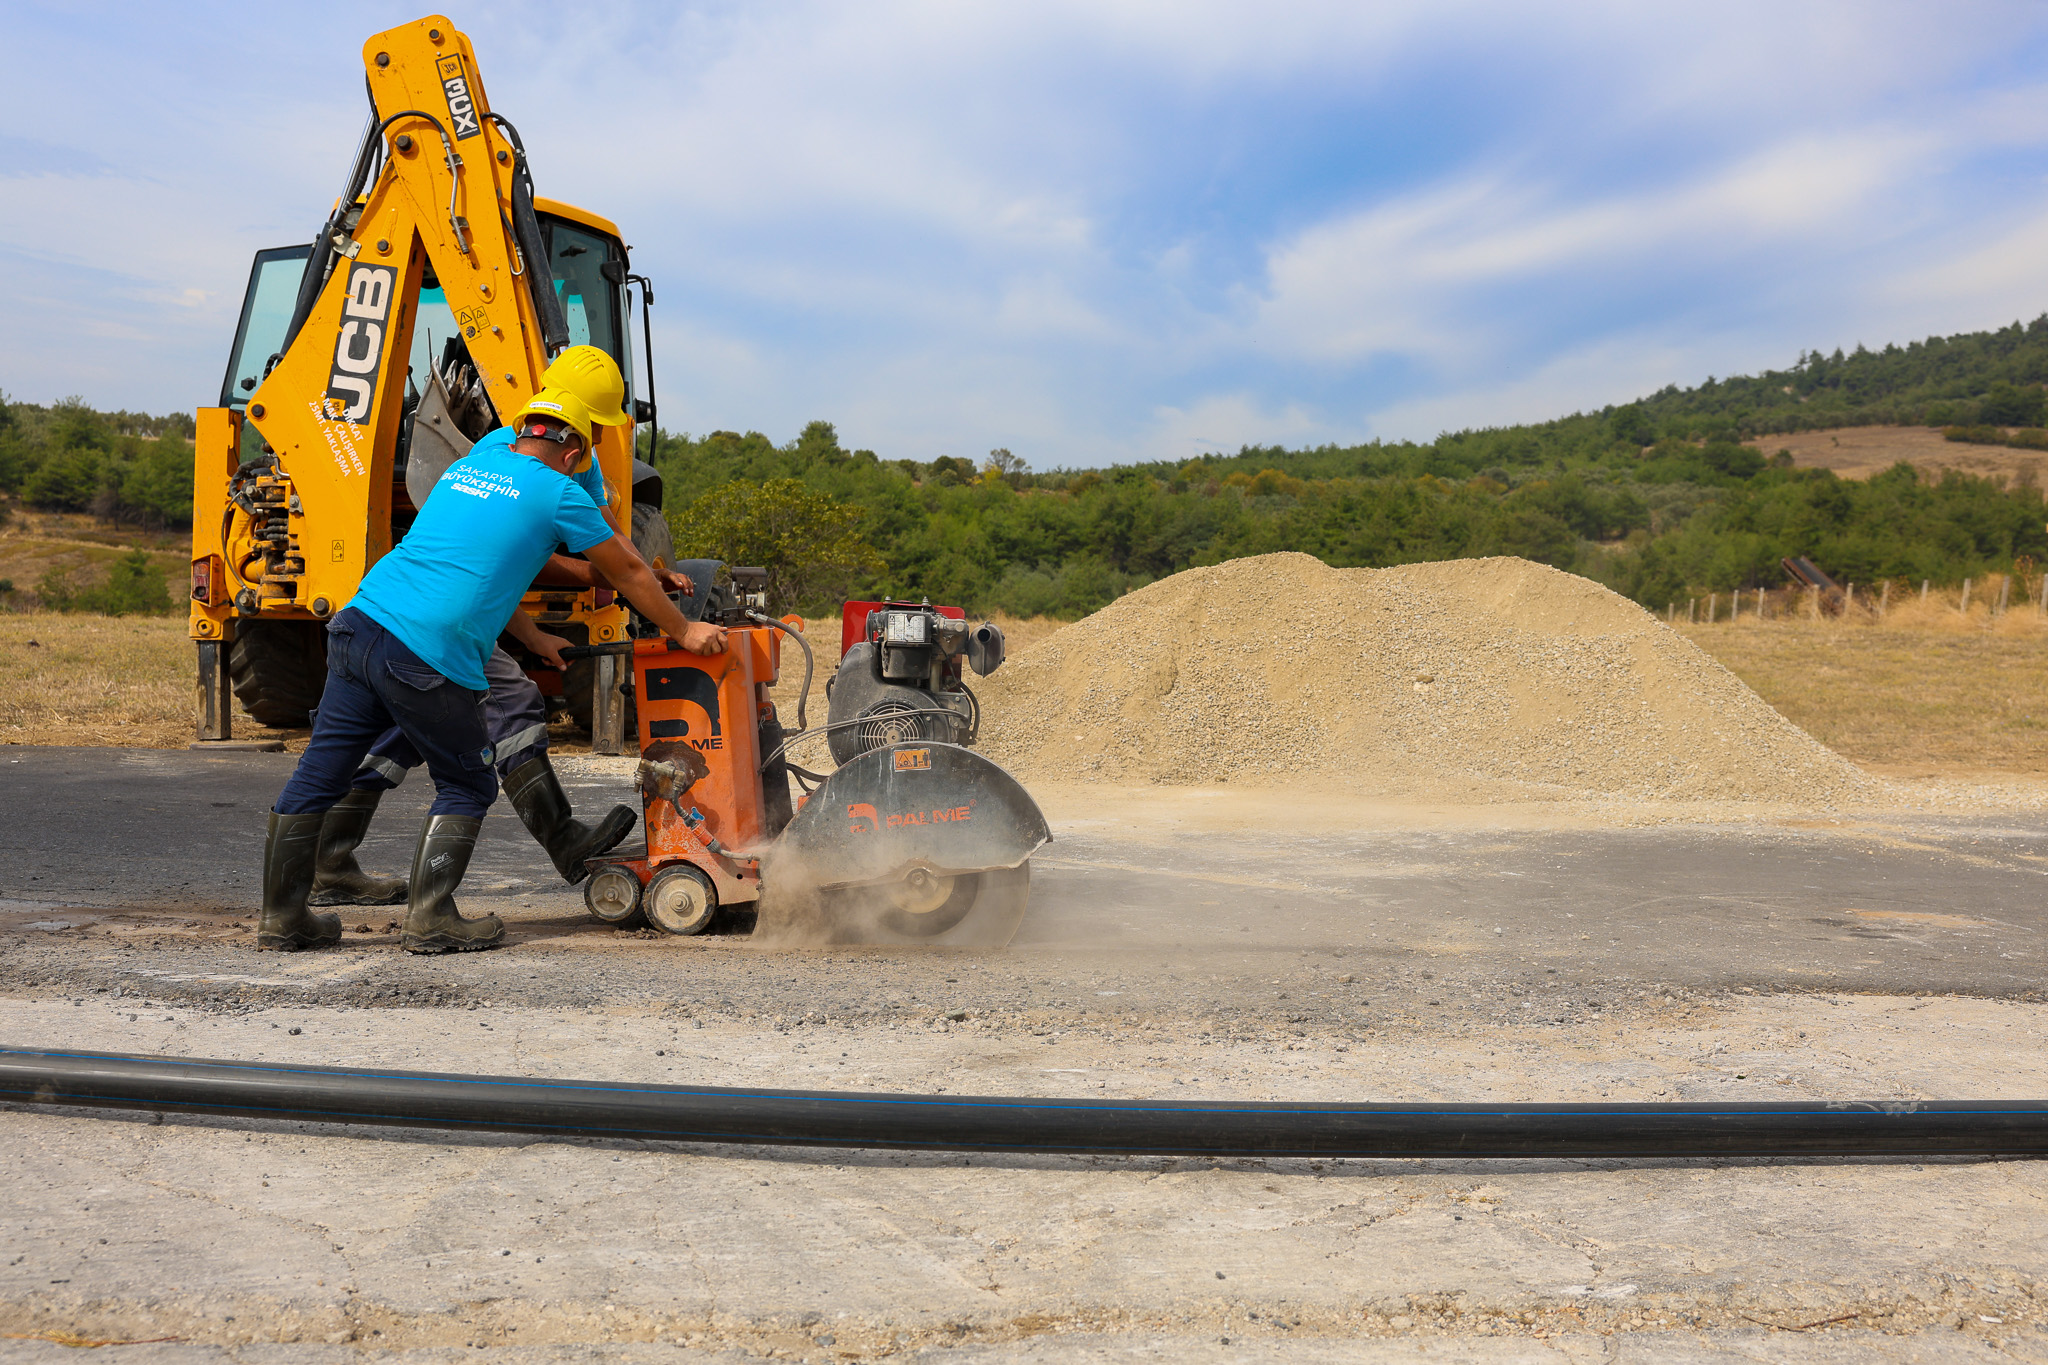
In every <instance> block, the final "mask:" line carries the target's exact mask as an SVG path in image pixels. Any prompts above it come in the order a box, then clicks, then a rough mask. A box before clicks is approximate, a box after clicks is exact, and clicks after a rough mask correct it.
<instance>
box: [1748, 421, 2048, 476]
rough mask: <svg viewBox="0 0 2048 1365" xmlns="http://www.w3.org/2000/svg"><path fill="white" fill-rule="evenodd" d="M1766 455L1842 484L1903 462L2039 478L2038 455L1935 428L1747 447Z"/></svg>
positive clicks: (1850, 430) (1788, 439)
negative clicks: (1831, 474)
mask: <svg viewBox="0 0 2048 1365" xmlns="http://www.w3.org/2000/svg"><path fill="white" fill-rule="evenodd" d="M1749 444H1750V445H1753V446H1755V447H1756V448H1757V449H1758V450H1760V451H1762V452H1763V453H1764V454H1765V455H1775V454H1777V453H1778V452H1779V451H1781V450H1789V451H1791V452H1792V463H1793V464H1794V465H1795V466H1796V467H1798V468H1800V469H1832V470H1834V471H1835V473H1837V474H1839V475H1840V476H1841V477H1843V478H1845V479H1867V478H1869V477H1870V476H1871V475H1873V474H1882V473H1883V472H1884V471H1885V470H1887V469H1890V468H1891V467H1892V466H1893V465H1895V464H1897V463H1899V461H1901V460H1904V461H1905V462H1906V463H1907V464H1910V465H1915V466H1917V467H1918V468H1920V469H1924V470H1927V471H1929V472H1930V473H1932V472H1936V471H1939V470H1943V469H1958V470H1961V471H1962V472H1963V473H1965V474H1978V475H1986V476H1991V477H2004V478H2008V479H2017V478H2020V477H2022V476H2027V475H2037V474H2038V473H2039V471H2040V469H2041V466H2042V462H2043V459H2044V458H2048V457H2044V455H2043V453H2042V452H2041V451H2038V450H2018V449H2015V448H2013V447H2011V446H1980V445H1970V444H1967V443H1964V442H1960V441H1951V440H1947V439H1946V438H1944V437H1943V436H1942V434H1941V432H1940V431H1939V430H1938V429H1936V428H1934V427H1835V428H1833V429H1831V430H1826V431H1796V432H1789V433H1781V434H1779V435H1775V436H1758V437H1756V438H1755V439H1754V440H1752V441H1750V442H1749Z"/></svg>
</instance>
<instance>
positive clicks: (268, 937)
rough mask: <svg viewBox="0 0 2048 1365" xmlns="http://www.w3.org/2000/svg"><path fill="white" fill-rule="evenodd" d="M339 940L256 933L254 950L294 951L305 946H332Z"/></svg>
mask: <svg viewBox="0 0 2048 1365" xmlns="http://www.w3.org/2000/svg"><path fill="white" fill-rule="evenodd" d="M339 942H341V940H340V939H339V938H286V937H283V936H281V935H278V934H258V935H257V936H256V951H257V952H259V953H296V952H302V951H304V950H305V949H307V948H332V947H333V946H334V945H335V944H337V943H339Z"/></svg>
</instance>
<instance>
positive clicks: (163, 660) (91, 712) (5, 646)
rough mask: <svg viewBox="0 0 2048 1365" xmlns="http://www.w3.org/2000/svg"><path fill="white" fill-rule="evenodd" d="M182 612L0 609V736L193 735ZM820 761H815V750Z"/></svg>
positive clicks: (249, 732) (1013, 629)
mask: <svg viewBox="0 0 2048 1365" xmlns="http://www.w3.org/2000/svg"><path fill="white" fill-rule="evenodd" d="M998 623H999V624H1000V625H1001V626H1002V628H1003V633H1004V636H1005V637H1006V639H1007V640H1008V642H1009V647H1010V651H1011V652H1012V653H1013V654H1014V653H1016V652H1017V651H1019V650H1023V649H1026V648H1028V647H1029V646H1030V645H1031V644H1032V643H1033V642H1035V641H1037V640H1039V639H1041V638H1043V637H1044V636H1045V635H1047V634H1049V633H1050V632H1052V631H1054V630H1057V629H1058V628H1059V626H1060V624H1061V623H1060V622H1058V621H1051V620H1045V619H1042V618H1041V619H1038V620H1030V621H1024V620H1016V619H1013V618H1010V617H1000V618H998ZM804 638H805V639H807V640H809V641H810V643H811V648H812V649H813V650H814V651H816V654H817V659H818V667H817V670H816V674H815V676H814V677H813V678H812V680H811V697H810V714H811V718H812V720H813V722H814V723H816V722H818V721H822V720H823V719H824V717H825V679H826V678H827V677H829V676H830V675H831V672H832V670H833V669H834V668H835V667H837V665H838V663H839V621H838V618H836V617H834V618H830V619H819V620H811V621H807V622H806V623H805V630H804ZM193 668H194V655H193V649H192V641H191V640H190V639H188V638H187V637H186V635H185V618H184V616H183V615H177V616H170V617H139V616H130V617H108V616H88V615H82V614H81V615H75V616H72V615H59V614H57V613H53V612H0V744H113V745H123V746H131V747H136V748H149V749H182V748H184V747H185V746H186V745H187V744H189V743H191V742H192V737H193V728H192V727H193V708H194V705H195V703H196V696H195V688H196V686H197V680H196V679H195V677H194V676H193ZM782 676H783V682H782V684H781V685H780V686H779V687H778V688H777V689H776V700H777V701H778V703H779V704H780V706H781V707H782V709H783V710H785V711H786V712H787V713H788V714H789V716H790V719H791V720H792V721H794V719H795V712H796V692H797V689H798V688H799V687H800V686H801V685H802V682H803V659H802V657H801V656H800V655H799V654H798V652H797V651H796V650H795V649H786V650H785V651H784V653H783V672H782ZM235 738H237V739H252V738H262V739H273V738H275V739H282V740H284V741H285V747H286V748H287V749H290V750H291V751H293V752H297V751H298V750H300V749H302V748H303V747H304V746H305V739H306V732H305V731H304V730H267V729H265V728H263V727H262V726H259V725H257V724H256V722H254V721H253V720H250V719H249V718H248V717H247V716H246V715H244V714H243V713H242V712H241V709H240V708H239V707H237V708H236V712H235ZM551 743H553V744H554V746H555V747H556V748H557V749H558V750H560V751H561V752H564V753H576V752H579V751H587V750H588V748H589V744H588V742H587V741H586V739H585V738H584V736H583V735H582V733H581V732H580V731H577V730H574V729H572V728H571V727H569V726H568V725H566V724H563V725H558V726H557V727H556V733H555V735H554V737H553V738H552V740H551ZM820 761H823V760H822V759H821V760H820Z"/></svg>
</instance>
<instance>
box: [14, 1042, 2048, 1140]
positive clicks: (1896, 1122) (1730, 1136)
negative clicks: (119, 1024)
mask: <svg viewBox="0 0 2048 1365" xmlns="http://www.w3.org/2000/svg"><path fill="white" fill-rule="evenodd" d="M0 1100H6V1101H12V1102H14V1103H18V1104H30V1105H86V1106H92V1107H97V1108H106V1109H144V1110H172V1111H176V1112H180V1113H193V1114H221V1115H226V1116H228V1117H232V1118H240V1119H270V1120H278V1119H283V1120H293V1121H298V1122H310V1123H361V1124H379V1125H384V1126H392V1127H406V1128H452V1129H458V1130H463V1131H472V1132H508V1133H540V1134H547V1135H550V1136H556V1137H582V1138H632V1139H648V1140H656V1141H668V1142H732V1143H749V1144H770V1145H776V1146H783V1145H802V1146H814V1147H884V1148H899V1149H905V1148H908V1149H936V1150H951V1151H997V1152H1087V1153H1101V1154H1110V1155H1118V1156H1216V1157H1223V1156H1261V1157H1317V1156H1320V1157H1340V1156H1341V1157H1702V1156H1705V1157H1787V1156H1936V1155H1972V1156H1982V1155H2006V1156H2039V1155H2044V1154H2048V1101H2037V1100H1981V1101H1951V1100H1944V1101H1934V1102H1920V1101H1905V1102H1898V1101H1876V1102H1851V1101H1837V1102H1820V1101H1816V1102H1807V1103H1792V1104H1285V1103H1274V1104H1251V1103H1236V1102H1233V1101H1228V1100H1215V1101H1201V1100H1128V1101H1117V1100H1094V1099H1087V1100H1084V1099H1025V1098H999V1097H986V1098H978V1097H972V1096H951V1095H947V1096H935V1095H869V1094H855V1093H833V1092H825V1091H802V1090H740V1089H726V1088H723V1087H712V1086H681V1085H633V1084H626V1083H620V1082H611V1081H550V1080H534V1079H530V1078H525V1077H518V1076H460V1075H439V1074H434V1073H426V1072H410V1071H369V1070H360V1069H356V1068H352V1067H328V1066H292V1065H286V1064H277V1063H254V1062H222V1061H204V1060H196V1059H192V1058H185V1057H137V1056H123V1055H120V1054H111V1053H100V1052H72V1051H58V1050H51V1049H41V1048H4V1047H0Z"/></svg>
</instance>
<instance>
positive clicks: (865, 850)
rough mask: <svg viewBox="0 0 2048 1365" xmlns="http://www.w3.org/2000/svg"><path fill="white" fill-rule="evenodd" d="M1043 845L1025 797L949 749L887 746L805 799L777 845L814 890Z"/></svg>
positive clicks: (983, 860)
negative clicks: (797, 864) (797, 865)
mask: <svg viewBox="0 0 2048 1365" xmlns="http://www.w3.org/2000/svg"><path fill="white" fill-rule="evenodd" d="M1051 839H1052V832H1051V831H1050V830H1049V829H1047V828H1046V824H1045V816H1044V814H1043V813H1041V812H1040V811H1039V809H1038V803H1037V802H1035V801H1033V800H1032V799H1031V795H1030V793H1028V792H1026V791H1025V790H1024V788H1023V787H1022V786H1021V785H1020V784H1019V783H1018V782H1017V779H1016V778H1014V777H1011V776H1010V775H1009V774H1008V773H1006V772H1004V771H1003V770H1002V769H1001V768H999V767H997V766H996V765H995V764H993V763H991V762H989V761H988V760H987V759H986V758H983V757H982V756H981V755H980V754H977V753H975V752H974V751H973V750H971V749H963V748H961V747H959V746H958V745H954V744H933V743H917V744H893V745H890V746H888V747H887V748H882V749H875V750H873V751H871V752H869V753H865V754H862V755H861V756H860V757H858V758H856V759H854V760H853V761H852V762H851V763H848V764H846V765H845V766H844V767H841V768H839V769H837V770H836V771H834V772H833V773H832V775H831V776H830V777H828V778H827V779H826V780H825V784H824V785H823V786H821V787H820V788H818V790H817V791H816V792H814V793H812V795H811V798H810V800H808V801H806V802H805V803H804V807H803V809H802V810H800V811H798V812H797V813H796V817H795V818H794V819H792V820H791V821H790V822H789V826H788V828H786V829H785V830H783V832H782V837H781V838H779V839H778V840H776V847H777V850H778V852H781V853H785V854H789V855H793V856H794V857H795V858H797V859H800V860H801V864H802V866H803V867H804V869H805V871H806V873H807V875H808V877H809V879H810V880H811V881H812V882H813V883H814V884H815V885H817V886H818V887H820V888H821V889H832V888H836V887H850V886H867V885H876V884H882V883H891V882H898V881H901V880H902V879H903V878H905V877H906V876H908V875H910V874H911V873H912V872H914V871H916V870H918V869H923V870H924V871H926V872H929V873H931V874H934V875H936V876H941V877H946V876H954V875H957V874H960V873H973V872H987V871H995V870H999V869H1004V868H1015V867H1020V866H1022V865H1023V863H1024V862H1025V860H1026V859H1028V858H1029V857H1030V856H1031V855H1032V853H1033V852H1034V851H1035V850H1037V849H1038V848H1039V847H1040V846H1042V845H1044V844H1046V843H1047V842H1049V841H1050V840H1051Z"/></svg>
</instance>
